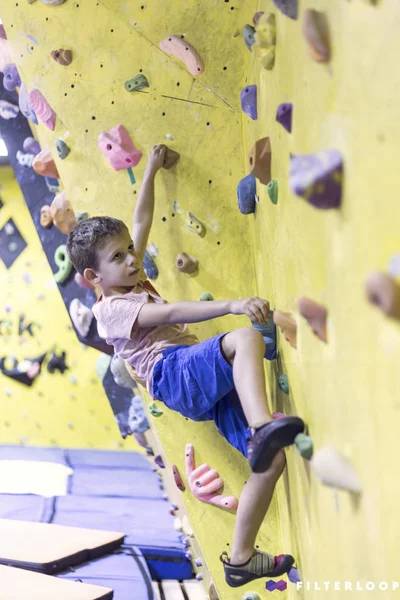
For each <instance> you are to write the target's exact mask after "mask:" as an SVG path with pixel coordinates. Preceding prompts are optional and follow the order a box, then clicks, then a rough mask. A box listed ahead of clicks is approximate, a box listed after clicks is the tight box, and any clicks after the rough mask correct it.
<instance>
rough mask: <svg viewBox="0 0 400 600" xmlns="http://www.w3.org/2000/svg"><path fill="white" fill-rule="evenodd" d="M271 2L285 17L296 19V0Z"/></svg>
mask: <svg viewBox="0 0 400 600" xmlns="http://www.w3.org/2000/svg"><path fill="white" fill-rule="evenodd" d="M272 2H273V3H274V4H275V6H276V8H279V10H280V11H281V12H282V13H283V14H284V15H286V17H289V19H297V16H298V12H299V7H298V0H272Z"/></svg>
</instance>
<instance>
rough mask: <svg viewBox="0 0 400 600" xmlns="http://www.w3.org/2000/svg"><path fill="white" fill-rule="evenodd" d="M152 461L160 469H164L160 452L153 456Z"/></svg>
mask: <svg viewBox="0 0 400 600" xmlns="http://www.w3.org/2000/svg"><path fill="white" fill-rule="evenodd" d="M154 462H155V463H156V465H158V466H159V467H160V469H165V465H164V461H163V459H162V456H161V455H160V454H157V456H155V457H154Z"/></svg>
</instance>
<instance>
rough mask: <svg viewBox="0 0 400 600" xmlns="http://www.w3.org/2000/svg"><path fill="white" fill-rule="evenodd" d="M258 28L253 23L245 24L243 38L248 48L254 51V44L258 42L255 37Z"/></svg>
mask: <svg viewBox="0 0 400 600" xmlns="http://www.w3.org/2000/svg"><path fill="white" fill-rule="evenodd" d="M255 33H256V30H255V29H254V27H253V25H245V26H244V27H243V39H244V43H245V44H246V48H247V49H248V50H250V52H252V46H254V44H255V43H256V38H255V37H254V36H255Z"/></svg>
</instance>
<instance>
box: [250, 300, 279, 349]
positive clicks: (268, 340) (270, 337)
mask: <svg viewBox="0 0 400 600" xmlns="http://www.w3.org/2000/svg"><path fill="white" fill-rule="evenodd" d="M251 326H252V327H253V329H256V330H257V331H259V332H260V333H261V334H262V336H263V338H264V342H265V354H264V358H266V359H267V360H274V359H275V358H276V326H275V323H274V313H273V311H272V310H271V311H270V313H269V318H268V321H267V323H263V324H261V323H252V324H251Z"/></svg>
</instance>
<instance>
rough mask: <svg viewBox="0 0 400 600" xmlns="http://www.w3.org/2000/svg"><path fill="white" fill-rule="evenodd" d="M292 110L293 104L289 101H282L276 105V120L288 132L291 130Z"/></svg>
mask: <svg viewBox="0 0 400 600" xmlns="http://www.w3.org/2000/svg"><path fill="white" fill-rule="evenodd" d="M292 112H293V104H291V103H290V102H283V103H282V104H280V105H279V106H278V110H277V111H276V120H277V121H278V123H280V124H281V125H283V127H284V128H285V129H286V131H288V132H289V133H291V131H292Z"/></svg>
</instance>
